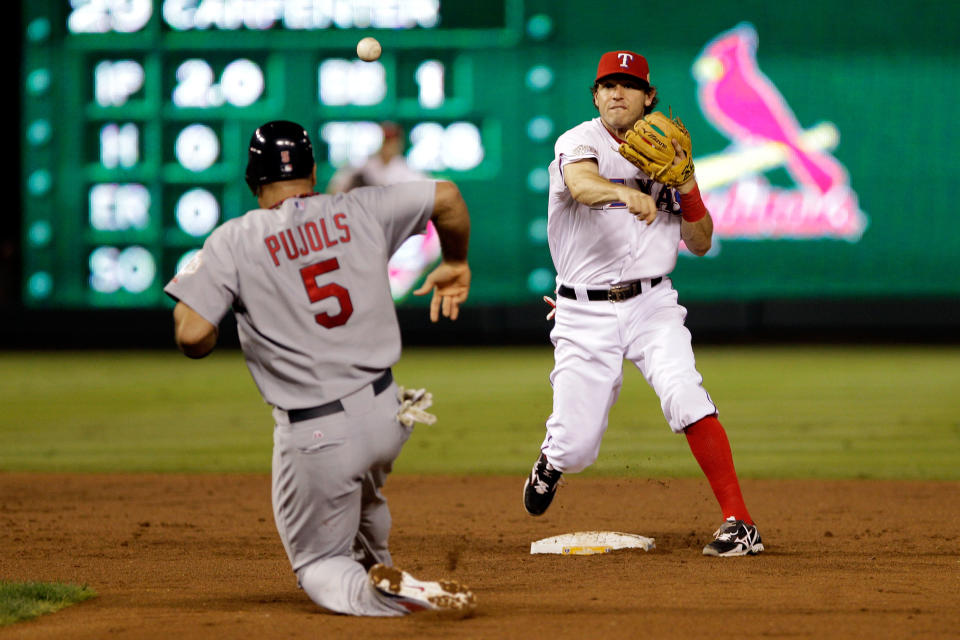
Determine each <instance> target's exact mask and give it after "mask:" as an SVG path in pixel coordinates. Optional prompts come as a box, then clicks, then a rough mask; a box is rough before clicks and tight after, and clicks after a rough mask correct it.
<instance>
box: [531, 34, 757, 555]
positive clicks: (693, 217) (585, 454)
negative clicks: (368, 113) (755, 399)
mask: <svg viewBox="0 0 960 640" xmlns="http://www.w3.org/2000/svg"><path fill="white" fill-rule="evenodd" d="M593 102H594V106H595V107H596V108H597V110H598V111H599V117H597V118H594V119H592V120H588V121H586V122H584V123H582V124H579V125H577V126H576V127H574V128H573V129H570V130H569V131H567V132H565V133H564V134H563V135H561V136H560V138H559V139H558V140H557V143H556V145H555V154H556V155H555V159H554V161H553V162H552V163H551V164H550V196H549V205H548V213H547V238H548V243H549V245H550V253H551V256H552V257H553V262H554V265H555V267H556V269H557V290H556V292H557V299H556V303H555V304H556V309H555V311H554V312H553V313H554V314H555V319H556V323H555V325H554V328H553V330H552V332H551V334H550V338H551V340H552V342H553V344H554V358H555V365H554V369H553V372H552V373H551V375H550V382H551V384H552V385H553V412H552V413H551V415H550V417H549V418H548V420H547V424H546V430H547V433H546V437H545V439H544V441H543V443H542V445H541V448H540V451H541V453H540V456H539V458H538V459H537V461H536V463H535V464H534V466H533V469H532V470H531V473H530V475H529V476H528V477H527V479H526V481H525V483H524V490H523V504H524V507H525V508H526V510H527V512H528V513H530V514H531V515H541V514H543V513H544V512H545V511H546V510H547V507H549V506H550V503H551V501H552V500H553V498H554V495H555V494H556V490H557V486H558V482H559V480H560V477H561V475H562V474H564V473H575V472H577V471H581V470H582V469H584V468H586V467H587V466H589V465H591V464H593V462H594V461H595V460H596V459H597V456H598V454H599V451H600V441H601V439H602V437H603V434H604V432H605V431H606V428H607V418H608V413H609V411H610V408H611V407H612V406H613V403H614V402H616V400H617V397H618V395H619V394H620V388H621V385H622V382H623V375H622V369H623V361H624V360H625V359H626V360H629V361H630V362H632V363H633V364H634V365H635V366H636V367H637V368H638V369H639V370H640V372H641V373H642V374H643V376H644V378H645V379H646V380H647V382H648V383H649V384H650V386H651V387H652V388H653V389H654V391H656V393H657V395H658V397H659V398H660V403H661V407H662V409H663V415H664V417H665V418H666V420H667V423H668V424H669V425H670V428H671V430H672V431H673V432H675V433H683V434H685V435H686V438H687V442H688V443H689V445H690V449H691V451H692V452H693V454H694V457H695V458H696V459H697V462H698V463H699V464H700V467H701V469H703V472H704V474H705V475H706V476H707V479H708V480H709V482H710V486H711V488H712V489H713V492H714V495H715V496H716V498H717V500H718V502H719V503H720V507H721V511H722V513H723V517H724V522H723V524H722V525H721V526H720V528H719V529H718V530H717V531H716V533H715V534H714V540H713V541H712V542H710V543H709V544H708V545H707V546H706V547H705V548H704V549H703V553H704V554H705V555H710V556H723V557H730V556H742V555H752V554H755V553H759V552H761V551H763V544H762V542H761V540H760V534H759V533H758V532H757V527H756V526H755V524H754V522H753V520H752V519H751V517H750V514H749V512H748V511H747V507H746V505H745V504H744V501H743V497H742V495H741V492H740V485H739V481H738V479H737V474H736V471H735V469H734V466H733V457H732V455H731V452H730V445H729V442H728V440H727V436H726V432H725V431H724V428H723V426H722V425H721V424H720V422H719V420H718V419H717V407H716V405H715V404H714V403H713V400H712V399H711V398H710V395H709V394H708V393H707V392H706V390H705V389H704V388H703V384H702V382H703V378H702V377H701V376H700V374H699V373H698V372H697V369H696V363H695V361H694V355H693V349H692V347H691V336H690V332H689V331H688V330H687V328H686V327H685V326H684V322H685V319H686V310H685V309H684V308H683V307H682V306H680V305H679V304H678V303H677V292H676V290H675V289H674V288H673V284H672V282H671V280H670V277H669V275H670V272H671V271H672V270H673V268H674V266H675V265H676V262H677V253H678V249H679V245H680V241H681V239H682V240H683V241H684V242H685V244H686V246H687V248H688V249H689V250H690V251H691V252H692V253H694V254H696V255H701V256H702V255H704V254H705V253H706V252H707V251H708V250H709V249H710V244H711V236H712V234H713V222H712V220H711V218H710V213H709V212H708V211H707V210H706V207H705V206H704V204H703V201H702V199H701V197H700V191H699V189H698V187H697V181H696V177H695V176H693V175H691V177H690V178H689V179H687V180H686V181H685V182H683V183H682V184H680V185H679V186H678V187H677V188H676V190H673V189H671V188H669V187H667V186H665V185H664V184H661V183H658V182H656V181H654V180H652V179H651V178H650V176H647V175H645V174H644V173H642V172H640V171H638V169H637V168H636V167H635V166H634V165H633V164H632V163H631V162H629V161H628V160H627V159H625V158H624V157H623V156H621V154H620V152H619V148H620V145H621V143H622V142H623V140H622V138H623V137H624V134H625V133H626V132H628V131H630V130H631V129H632V128H633V126H634V124H635V123H637V121H638V120H640V119H641V118H643V117H644V115H645V114H646V113H647V112H648V110H652V109H653V108H654V107H655V106H656V88H655V87H653V86H651V85H650V70H649V67H648V65H647V61H646V59H645V58H644V57H643V56H641V55H639V54H637V53H634V52H632V51H610V52H608V53H605V54H604V55H603V56H602V57H601V58H600V62H599V64H598V66H597V75H596V79H595V82H594V85H593ZM674 144H675V146H676V147H677V150H678V154H680V153H682V151H681V150H680V148H679V145H678V144H677V143H676V142H674ZM678 160H679V161H681V162H682V161H684V160H686V155H683V156H680V157H679V158H678ZM675 163H676V161H675Z"/></svg>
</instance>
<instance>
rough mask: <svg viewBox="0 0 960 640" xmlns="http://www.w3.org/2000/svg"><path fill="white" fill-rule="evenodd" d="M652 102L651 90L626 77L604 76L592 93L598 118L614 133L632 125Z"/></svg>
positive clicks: (623, 130) (625, 129)
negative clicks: (648, 91) (646, 89)
mask: <svg viewBox="0 0 960 640" xmlns="http://www.w3.org/2000/svg"><path fill="white" fill-rule="evenodd" d="M652 102H653V92H650V93H647V92H646V91H644V89H643V88H642V87H641V85H640V84H639V83H638V82H636V81H635V80H632V79H630V78H628V77H620V76H612V77H609V78H604V79H602V80H601V81H600V82H599V84H598V86H597V91H596V93H594V94H593V103H594V105H596V107H597V109H598V110H599V111H600V118H601V119H602V120H603V122H604V124H606V125H607V128H609V129H610V130H612V131H613V132H614V133H623V132H625V131H627V129H629V128H630V127H632V126H633V125H634V123H635V122H636V121H637V120H639V119H640V118H642V117H643V114H644V112H645V111H646V109H647V107H649V106H650V104H651V103H652Z"/></svg>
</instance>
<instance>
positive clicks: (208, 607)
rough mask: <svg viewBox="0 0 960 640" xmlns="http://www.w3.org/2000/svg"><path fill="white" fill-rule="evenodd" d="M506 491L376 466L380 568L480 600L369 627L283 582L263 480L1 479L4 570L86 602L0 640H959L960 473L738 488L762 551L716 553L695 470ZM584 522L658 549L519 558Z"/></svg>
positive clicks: (288, 577)
mask: <svg viewBox="0 0 960 640" xmlns="http://www.w3.org/2000/svg"><path fill="white" fill-rule="evenodd" d="M522 483H523V478H490V477H436V476H429V477H415V476H404V475H397V476H393V477H391V478H390V479H389V481H388V483H387V486H386V490H385V493H386V495H387V497H388V499H389V501H390V504H391V508H392V511H393V520H394V528H393V533H392V539H391V549H392V552H393V556H394V562H395V564H396V565H397V566H400V567H403V568H404V569H406V570H408V571H410V572H411V573H413V574H414V575H416V576H417V577H419V578H422V579H433V578H439V577H455V578H457V579H459V580H461V581H463V582H465V583H467V584H469V585H470V586H471V587H472V588H473V590H474V592H475V594H476V596H477V599H478V603H479V606H478V609H477V611H476V613H475V614H474V615H473V616H472V617H470V618H467V619H462V620H447V619H443V618H440V617H438V616H436V615H435V614H430V613H427V614H417V615H413V616H408V617H406V618H400V619H367V618H351V617H346V616H339V615H332V614H329V613H325V612H323V611H321V610H319V609H318V608H317V607H316V606H315V605H313V604H312V603H311V602H310V601H309V600H308V599H307V597H306V596H305V595H304V594H303V593H302V592H301V591H299V590H298V589H297V586H296V580H295V578H294V576H293V574H292V573H291V572H290V570H289V565H288V564H287V559H286V556H285V555H284V552H283V548H282V546H281V544H280V540H279V538H278V537H277V534H276V531H275V529H274V524H273V515H272V511H271V507H270V480H269V478H268V477H266V476H262V475H227V476H222V475H143V474H141V475H57V474H30V473H0V544H2V548H0V553H2V555H0V563H2V564H0V579H4V580H14V581H28V580H29V581H64V582H74V583H79V584H87V585H90V586H91V587H93V588H94V589H95V590H96V591H97V593H98V594H99V597H97V598H95V599H94V600H90V601H88V602H84V603H82V604H79V605H75V606H72V607H69V608H67V609H64V610H62V611H60V612H58V613H55V614H52V615H47V616H44V617H41V618H38V619H36V620H32V621H27V622H21V623H18V624H15V625H12V626H8V627H3V628H0V638H2V639H6V638H31V639H33V638H36V639H41V638H42V639H48V638H49V639H53V638H57V639H62V638H81V639H83V638H91V639H93V638H97V639H110V640H113V639H116V640H119V639H126V638H137V639H152V638H176V639H177V640H193V639H195V638H196V639H199V638H204V639H211V638H212V639H219V638H231V639H236V638H258V639H259V638H263V639H272V638H377V639H378V640H381V639H389V638H410V639H413V638H450V639H454V640H456V639H460V638H491V639H498V638H503V639H514V638H524V639H528V638H545V639H550V640H562V639H567V638H571V639H572V638H578V639H580V638H586V639H589V638H651V639H652V638H709V637H719V636H728V637H736V638H759V637H762V638H819V639H822V638H907V637H909V638H953V637H960V595H958V594H960V483H946V482H944V483H931V482H892V481H891V482H888V481H873V480H844V481H821V480H817V481H809V480H788V481H783V480H749V479H748V480H744V481H743V487H744V493H745V495H746V498H747V503H748V505H749V506H750V510H751V512H752V514H753V516H754V518H756V520H757V523H758V525H759V527H760V531H761V534H762V535H763V540H764V543H765V545H766V548H767V551H766V552H765V553H763V554H762V555H760V556H757V557H748V558H732V559H716V558H706V557H704V556H702V555H701V554H700V550H701V548H702V547H703V545H704V544H705V543H706V542H708V541H709V540H710V537H711V534H712V532H713V531H714V529H715V528H716V527H717V526H718V525H719V524H720V514H719V513H718V511H717V508H716V504H715V502H714V500H713V497H712V496H711V495H709V489H708V487H707V485H706V482H705V481H702V480H687V479H668V480H648V479H622V478H621V479H610V478H597V477H585V476H584V477H578V476H571V477H570V478H569V479H568V480H567V483H566V486H564V487H563V488H561V490H560V493H559V494H558V497H557V499H556V501H555V502H554V505H553V506H552V507H551V509H550V511H549V512H548V513H547V514H546V515H544V516H543V517H541V518H532V517H530V516H528V515H527V514H526V513H525V512H524V511H523V508H522V506H521V487H522ZM582 530H611V531H624V532H630V533H639V534H642V535H645V536H650V537H653V538H654V539H655V541H656V549H654V550H651V551H648V552H644V551H639V550H637V551H617V552H613V553H610V554H606V555H594V556H579V557H571V556H542V555H537V556H531V555H530V552H529V551H530V543H531V542H532V541H533V540H536V539H539V538H543V537H547V536H552V535H556V534H560V533H567V532H573V531H582Z"/></svg>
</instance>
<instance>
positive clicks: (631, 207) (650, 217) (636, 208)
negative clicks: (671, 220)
mask: <svg viewBox="0 0 960 640" xmlns="http://www.w3.org/2000/svg"><path fill="white" fill-rule="evenodd" d="M623 202H624V204H626V205H627V211H629V212H630V213H632V214H633V215H634V216H636V217H637V219H639V220H643V221H644V222H646V223H647V224H650V223H652V222H653V221H654V220H656V219H657V202H656V201H655V200H654V199H653V198H651V197H650V196H648V195H647V194H645V193H644V192H642V191H637V190H636V189H630V190H629V191H627V193H626V197H624V199H623Z"/></svg>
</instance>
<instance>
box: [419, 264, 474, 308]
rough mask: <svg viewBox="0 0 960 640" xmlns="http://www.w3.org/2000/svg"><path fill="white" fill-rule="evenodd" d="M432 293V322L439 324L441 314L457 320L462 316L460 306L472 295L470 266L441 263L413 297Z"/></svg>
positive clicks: (428, 275)
mask: <svg viewBox="0 0 960 640" xmlns="http://www.w3.org/2000/svg"><path fill="white" fill-rule="evenodd" d="M431 291H433V298H431V300H430V321H431V322H437V321H438V320H439V319H440V315H441V314H443V317H444V318H450V319H451V320H456V319H457V316H459V315H460V305H461V304H463V303H464V302H465V301H466V299H467V296H468V295H469V293H470V265H468V264H467V263H466V262H447V261H443V262H441V263H440V264H439V265H438V266H437V268H436V269H434V270H433V271H431V272H430V273H428V274H427V278H426V280H424V281H423V285H421V287H420V288H419V289H417V290H416V291H414V292H413V295H415V296H423V295H426V294H428V293H430V292H431Z"/></svg>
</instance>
